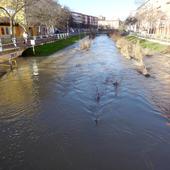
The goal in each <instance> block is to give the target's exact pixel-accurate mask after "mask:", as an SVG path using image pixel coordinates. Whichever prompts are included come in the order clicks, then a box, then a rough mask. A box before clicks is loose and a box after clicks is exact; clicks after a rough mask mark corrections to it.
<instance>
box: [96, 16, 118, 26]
mask: <svg viewBox="0 0 170 170" xmlns="http://www.w3.org/2000/svg"><path fill="white" fill-rule="evenodd" d="M119 27H120V20H119V19H113V20H107V19H106V18H105V17H102V16H100V17H99V18H98V28H99V29H119Z"/></svg>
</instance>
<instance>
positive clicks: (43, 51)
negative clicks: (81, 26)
mask: <svg viewBox="0 0 170 170" xmlns="http://www.w3.org/2000/svg"><path fill="white" fill-rule="evenodd" d="M83 37H84V35H81V36H79V35H76V36H72V37H70V38H67V39H63V40H58V41H56V42H52V43H48V44H44V45H39V46H36V47H35V56H49V55H51V54H54V53H55V52H57V51H59V50H61V49H64V48H65V47H68V46H69V45H72V44H74V43H76V42H77V41H78V40H79V39H80V38H83ZM22 56H23V57H29V56H34V54H33V49H32V48H29V49H27V50H25V51H24V52H23V54H22Z"/></svg>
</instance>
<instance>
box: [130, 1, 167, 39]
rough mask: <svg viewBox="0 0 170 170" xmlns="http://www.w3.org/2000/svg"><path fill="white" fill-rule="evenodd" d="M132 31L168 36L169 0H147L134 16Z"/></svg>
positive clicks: (162, 36)
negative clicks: (135, 20)
mask: <svg viewBox="0 0 170 170" xmlns="http://www.w3.org/2000/svg"><path fill="white" fill-rule="evenodd" d="M134 17H135V18H136V19H137V22H136V23H134V25H133V28H135V30H134V31H138V32H140V33H142V34H145V35H147V34H150V35H154V36H155V37H160V38H170V0H147V1H146V2H145V3H144V4H142V5H141V6H140V7H139V8H138V9H137V10H136V14H135V16H134Z"/></svg>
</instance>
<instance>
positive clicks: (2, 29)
mask: <svg viewBox="0 0 170 170" xmlns="http://www.w3.org/2000/svg"><path fill="white" fill-rule="evenodd" d="M1 34H2V35H5V30H4V28H3V27H2V28H1Z"/></svg>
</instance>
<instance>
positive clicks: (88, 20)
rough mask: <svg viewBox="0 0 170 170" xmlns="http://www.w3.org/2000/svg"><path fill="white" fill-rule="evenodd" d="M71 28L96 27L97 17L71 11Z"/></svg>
mask: <svg viewBox="0 0 170 170" xmlns="http://www.w3.org/2000/svg"><path fill="white" fill-rule="evenodd" d="M71 17H72V23H71V25H70V26H71V27H73V28H84V29H97V27H98V18H97V17H94V16H90V15H86V14H82V13H78V12H71Z"/></svg>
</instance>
